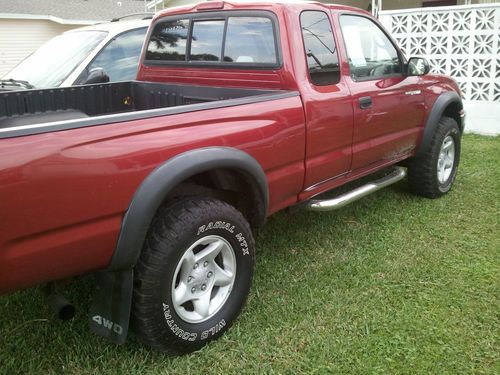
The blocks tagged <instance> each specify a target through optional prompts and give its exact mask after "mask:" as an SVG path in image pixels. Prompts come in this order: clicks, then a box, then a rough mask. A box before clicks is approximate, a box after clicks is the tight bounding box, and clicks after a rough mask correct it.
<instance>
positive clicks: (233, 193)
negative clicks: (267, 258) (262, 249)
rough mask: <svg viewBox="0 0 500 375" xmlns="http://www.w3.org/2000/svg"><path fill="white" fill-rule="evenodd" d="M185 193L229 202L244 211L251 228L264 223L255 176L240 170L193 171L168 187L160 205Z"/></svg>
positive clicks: (263, 206)
mask: <svg viewBox="0 0 500 375" xmlns="http://www.w3.org/2000/svg"><path fill="white" fill-rule="evenodd" d="M186 196H204V197H212V198H216V199H220V200H222V201H224V202H226V203H229V204H231V205H233V206H234V207H236V209H238V210H239V211H240V212H241V213H242V214H243V216H244V217H245V218H246V219H247V220H248V222H249V223H250V226H251V227H252V229H258V228H260V227H261V226H262V225H263V224H264V220H265V214H266V213H265V212H264V211H265V205H264V202H263V197H262V194H261V192H260V190H259V187H258V185H257V183H256V182H255V180H254V179H253V178H252V177H251V176H250V175H248V174H247V173H245V172H243V171H240V170H236V169H228V168H220V169H212V170H209V171H206V172H202V173H199V174H196V175H193V176H191V177H189V178H187V179H185V180H184V181H182V182H181V183H180V184H178V185H177V186H175V187H174V188H173V189H172V190H170V192H169V193H168V194H167V196H166V197H165V200H164V201H163V204H162V206H164V205H165V204H168V203H169V202H170V201H172V200H173V199H175V198H178V197H186Z"/></svg>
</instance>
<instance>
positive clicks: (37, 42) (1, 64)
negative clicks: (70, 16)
mask: <svg viewBox="0 0 500 375" xmlns="http://www.w3.org/2000/svg"><path fill="white" fill-rule="evenodd" d="M75 27H80V25H61V24H58V23H56V22H52V21H48V20H20V19H0V77H2V76H4V75H5V74H6V73H8V72H9V71H10V70H11V69H12V68H14V67H15V66H16V65H17V64H18V63H20V62H21V61H22V60H23V59H24V58H26V57H27V56H28V55H29V54H31V53H32V52H33V51H35V50H36V49H37V48H38V47H40V46H41V45H42V44H43V43H45V42H47V41H48V40H49V39H51V38H53V37H54V36H56V35H59V34H61V33H63V32H65V31H67V30H71V29H74V28H75Z"/></svg>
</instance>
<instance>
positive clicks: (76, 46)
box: [4, 31, 107, 88]
mask: <svg viewBox="0 0 500 375" xmlns="http://www.w3.org/2000/svg"><path fill="white" fill-rule="evenodd" d="M106 35H107V32H104V31H75V32H71V33H66V34H61V35H59V36H56V37H55V38H53V39H51V40H49V41H48V42H47V43H45V44H44V45H42V46H41V47H40V48H39V49H38V50H36V51H35V52H34V53H33V54H31V55H30V56H28V57H27V58H26V59H25V60H23V61H22V62H21V63H20V64H19V65H17V66H16V67H15V68H14V69H13V70H11V71H10V72H9V73H7V75H6V76H5V77H4V78H5V79H9V78H12V79H15V80H23V81H27V82H29V83H30V84H31V85H32V86H34V87H36V88H43V87H58V86H59V85H61V84H62V83H63V82H64V80H65V79H66V78H67V77H68V76H69V75H70V74H71V72H72V71H73V70H74V69H75V68H76V67H77V66H78V65H79V64H80V63H81V62H82V61H83V60H85V58H86V57H87V56H88V55H89V54H90V52H92V50H93V49H94V48H95V47H96V46H97V45H98V44H99V43H100V42H101V41H102V40H103V39H104V38H105V37H106Z"/></svg>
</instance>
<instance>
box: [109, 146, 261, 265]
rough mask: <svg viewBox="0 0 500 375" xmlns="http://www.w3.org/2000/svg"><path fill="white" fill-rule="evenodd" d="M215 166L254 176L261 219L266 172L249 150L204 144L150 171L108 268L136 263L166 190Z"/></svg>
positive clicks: (130, 210) (138, 192)
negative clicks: (259, 200)
mask: <svg viewBox="0 0 500 375" xmlns="http://www.w3.org/2000/svg"><path fill="white" fill-rule="evenodd" d="M218 168H231V169H236V170H239V171H242V172H244V173H245V174H247V175H249V176H250V177H252V178H253V179H254V181H255V182H256V185H257V186H258V188H259V193H260V199H261V200H262V203H263V204H261V205H259V206H261V207H262V208H261V210H260V211H261V212H259V221H260V222H262V223H263V222H264V220H265V217H266V214H267V207H268V201H269V193H268V185H267V179H266V175H265V173H264V171H263V169H262V167H261V166H260V164H259V163H258V162H257V161H256V160H255V159H254V158H253V157H252V156H250V155H249V154H247V153H245V152H243V151H241V150H238V149H234V148H230V147H207V148H202V149H197V150H193V151H187V152H185V153H182V154H179V155H177V156H175V157H173V158H172V159H170V160H168V161H166V162H164V163H163V164H161V165H160V166H159V167H157V168H156V169H155V170H154V171H153V172H151V173H150V174H149V175H148V176H147V177H146V179H145V180H144V181H143V182H142V184H141V185H140V186H139V188H138V189H137V191H136V192H135V194H134V196H133V198H132V201H131V203H130V205H129V208H128V210H127V212H126V214H125V216H124V218H123V222H122V227H121V231H120V235H119V238H118V242H117V246H116V250H115V253H114V254H113V258H112V260H111V263H110V265H109V267H108V270H110V271H117V270H123V269H128V268H132V267H134V266H135V264H136V262H137V260H138V258H139V255H140V252H141V249H142V245H143V243H144V239H145V238H146V235H147V231H148V229H149V226H150V224H151V221H152V220H153V218H154V215H155V214H156V212H157V210H158V208H159V207H160V206H161V204H162V203H163V201H164V200H165V197H166V196H167V194H168V193H169V192H170V191H171V190H172V189H173V188H174V187H175V186H177V185H178V184H180V183H181V182H182V181H184V180H186V179H187V178H189V177H191V176H194V175H196V174H199V173H202V172H205V171H209V170H212V169H218Z"/></svg>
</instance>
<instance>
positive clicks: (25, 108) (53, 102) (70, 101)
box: [0, 81, 298, 138]
mask: <svg viewBox="0 0 500 375" xmlns="http://www.w3.org/2000/svg"><path fill="white" fill-rule="evenodd" d="M297 95H298V93H297V92H289V91H280V90H257V89H242V88H222V87H211V86H194V85H174V84H165V83H150V82H140V81H127V82H114V83H105V84H96V85H86V86H73V87H63V88H54V89H43V90H26V91H15V92H7V93H1V94H0V138H10V137H16V136H23V135H30V134H39V133H45V132H52V131H60V130H68V129H73V128H79V127H86V126H95V125H102V124H109V123H116V122H120V121H128V120H135V119H142V118H149V117H157V116H165V115H169V114H176V113H185V112H190V111H199V110H203V109H211V108H219V107H227V106H233V105H238V104H249V103H253V102H261V101H266V100H273V99H280V98H283V97H289V96H297Z"/></svg>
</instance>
